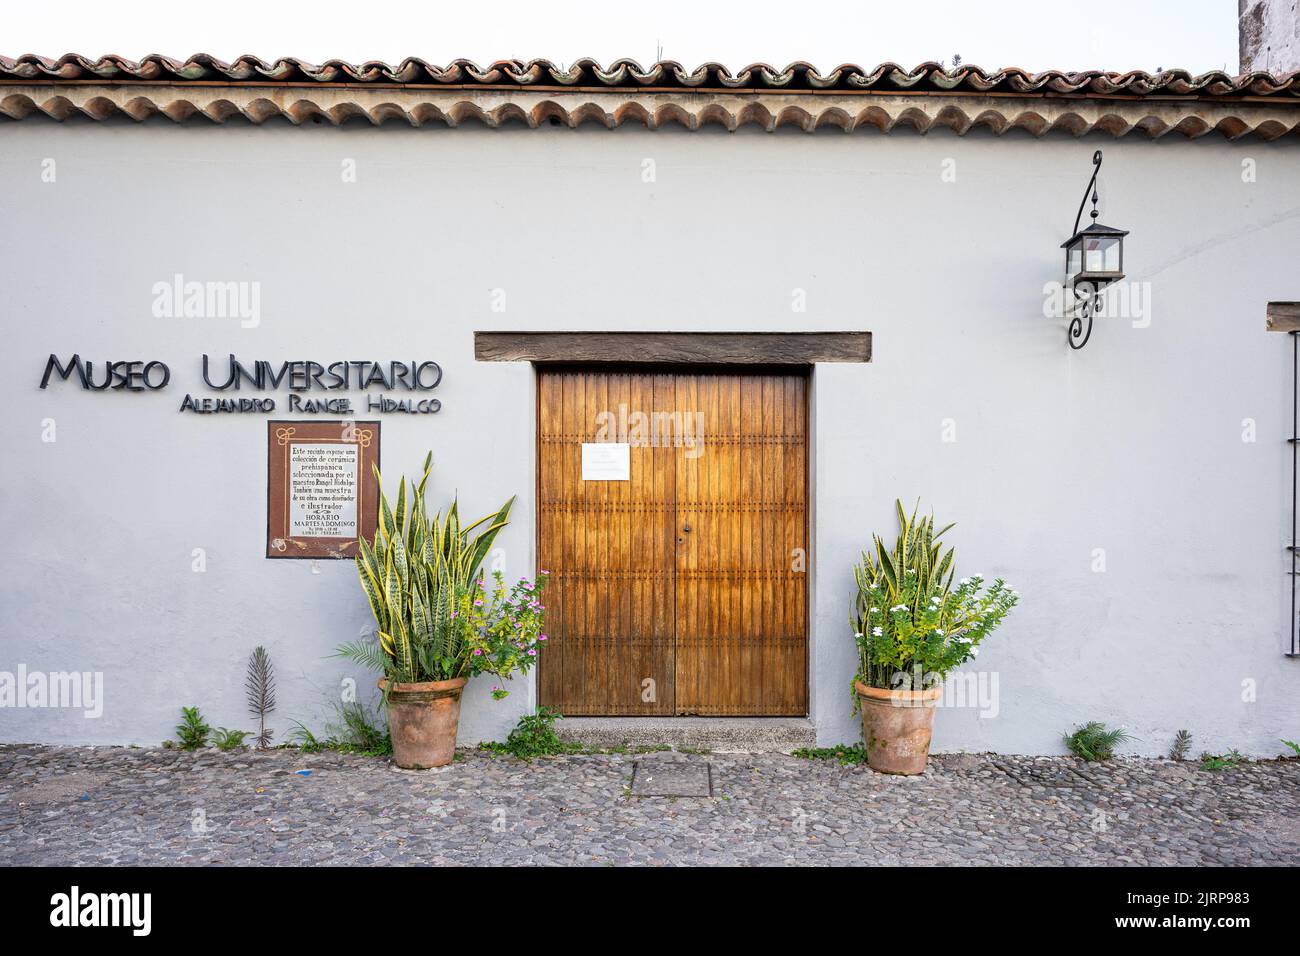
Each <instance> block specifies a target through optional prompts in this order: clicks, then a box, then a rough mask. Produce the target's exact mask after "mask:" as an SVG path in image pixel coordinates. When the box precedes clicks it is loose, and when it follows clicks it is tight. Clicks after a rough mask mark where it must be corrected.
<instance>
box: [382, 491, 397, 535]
mask: <svg viewBox="0 0 1300 956" xmlns="http://www.w3.org/2000/svg"><path fill="white" fill-rule="evenodd" d="M379 529H380V530H381V531H382V532H383V533H384V540H385V541H391V540H392V539H393V537H394V536H395V535H396V533H397V522H395V521H394V520H393V510H392V509H391V508H389V507H388V496H387V495H385V494H384V493H383V491H380V492H379Z"/></svg>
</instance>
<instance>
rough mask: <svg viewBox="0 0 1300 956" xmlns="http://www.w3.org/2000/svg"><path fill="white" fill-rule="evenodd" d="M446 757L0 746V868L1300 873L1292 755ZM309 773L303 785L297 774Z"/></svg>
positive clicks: (1297, 766)
mask: <svg viewBox="0 0 1300 956" xmlns="http://www.w3.org/2000/svg"><path fill="white" fill-rule="evenodd" d="M682 756H685V755H677V754H662V755H644V754H642V755H637V754H599V755H586V754H584V755H570V756H564V757H555V758H542V759H537V760H534V761H532V762H525V761H521V760H517V759H515V758H514V757H509V756H493V755H490V754H487V753H484V752H479V751H466V752H463V753H462V754H460V755H459V759H458V760H457V762H456V763H455V764H453V765H452V766H450V767H448V768H445V769H443V770H442V771H441V772H436V773H432V772H430V773H409V772H397V771H394V770H393V769H391V768H390V766H389V764H388V763H387V762H386V761H385V760H382V759H375V758H368V757H360V756H350V755H340V754H334V753H324V754H299V753H297V752H295V751H291V750H275V751H269V752H265V753H253V752H246V753H229V754H223V753H219V752H217V751H213V750H209V751H204V752H200V753H197V754H190V753H182V752H178V751H171V750H161V749H128V748H112V747H97V748H66V747H37V746H15V745H9V746H0V865H20V864H38V865H40V864H46V865H75V864H87V865H110V866H121V865H125V866H129V865H139V864H150V863H155V864H212V863H216V864H262V865H284V864H308V865H311V864H336V865H340V864H341V865H349V864H351V865H356V864H383V863H396V864H431V865H459V864H555V865H625V864H643V865H651V866H672V865H682V864H691V865H698V864H705V865H709V864H739V865H792V864H954V863H955V864H1029V863H1037V864H1048V865H1095V864H1121V865H1123V864H1135V865H1136V864H1154V865H1161V864H1192V865H1196V864H1211V865H1215V864H1256V865H1258V864H1290V865H1295V864H1300V821H1298V820H1297V814H1296V807H1297V806H1300V761H1274V762H1267V763H1258V764H1249V765H1243V766H1241V767H1239V768H1237V769H1233V770H1227V771H1223V772H1220V773H1209V772H1207V771H1203V770H1201V769H1199V766H1198V765H1197V764H1195V763H1186V764H1178V763H1173V762H1171V761H1167V760H1119V761H1115V762H1113V763H1109V764H1106V765H1097V764H1083V763H1080V762H1078V761H1076V760H1075V759H1074V758H1070V757H1007V756H975V755H951V756H938V757H935V758H933V759H932V761H931V766H930V769H929V770H927V771H926V773H925V774H924V775H923V776H920V777H891V776H886V775H882V774H876V773H873V772H872V771H870V770H868V769H866V768H864V767H842V766H840V765H839V764H837V763H835V762H833V761H809V760H802V759H799V758H797V757H790V756H784V755H780V754H713V755H710V756H708V757H707V758H699V757H696V758H693V759H697V760H699V759H707V761H708V763H709V764H710V765H711V767H712V783H713V786H712V791H713V797H711V798H700V797H634V796H632V793H631V786H632V777H633V767H634V764H635V763H636V762H637V761H638V760H648V759H650V758H652V757H682ZM302 770H310V771H311V773H310V775H301V774H300V773H298V771H302Z"/></svg>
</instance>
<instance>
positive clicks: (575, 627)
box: [537, 371, 676, 716]
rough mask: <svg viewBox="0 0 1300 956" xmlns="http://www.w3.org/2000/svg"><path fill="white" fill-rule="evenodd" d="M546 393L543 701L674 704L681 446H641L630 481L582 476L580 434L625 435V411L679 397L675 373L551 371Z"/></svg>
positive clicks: (545, 375) (573, 705)
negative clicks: (676, 499) (676, 505)
mask: <svg viewBox="0 0 1300 956" xmlns="http://www.w3.org/2000/svg"><path fill="white" fill-rule="evenodd" d="M538 399H539V401H538V413H539V414H538V426H539V427H538V451H539V455H540V462H539V468H538V500H539V507H538V535H539V540H538V552H537V553H538V568H539V569H541V570H546V571H549V572H550V580H549V581H548V583H547V586H546V592H545V603H546V634H547V645H546V649H545V650H544V651H543V652H542V657H541V661H540V662H539V664H538V692H539V700H540V703H542V704H543V705H544V706H547V707H553V708H555V709H556V710H558V711H559V712H560V713H561V714H565V715H569V716H580V715H584V714H585V715H609V714H612V715H624V716H628V715H646V716H653V715H667V714H672V713H673V677H674V669H673V637H674V632H673V560H674V549H675V547H676V544H675V540H674V536H673V521H674V512H673V497H674V494H675V483H674V471H673V469H674V467H675V465H676V461H675V458H674V452H675V449H674V448H672V447H671V446H655V445H653V444H633V447H632V448H631V449H630V450H629V459H630V460H629V466H630V471H629V480H628V481H583V480H582V444H583V443H584V442H600V441H610V442H613V441H618V440H621V438H622V436H621V435H620V430H621V429H620V412H621V411H623V410H628V411H627V412H626V413H625V414H630V410H642V411H645V412H650V411H652V410H654V409H657V408H659V407H660V406H662V407H669V406H671V404H672V402H673V377H672V376H671V375H662V374H653V373H649V372H644V373H643V372H597V371H576V372H569V371H557V372H552V371H543V372H542V373H541V375H540V377H539V393H538ZM647 680H649V681H652V682H653V683H652V684H649V685H646V683H645V682H646V681H647Z"/></svg>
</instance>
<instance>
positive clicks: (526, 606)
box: [337, 453, 546, 698]
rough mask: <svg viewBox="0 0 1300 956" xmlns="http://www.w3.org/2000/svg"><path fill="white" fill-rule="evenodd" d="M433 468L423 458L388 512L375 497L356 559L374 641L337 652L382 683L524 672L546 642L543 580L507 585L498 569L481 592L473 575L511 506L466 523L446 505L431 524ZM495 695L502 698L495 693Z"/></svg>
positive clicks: (480, 578)
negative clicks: (370, 533)
mask: <svg viewBox="0 0 1300 956" xmlns="http://www.w3.org/2000/svg"><path fill="white" fill-rule="evenodd" d="M432 461H433V456H432V453H430V454H429V455H428V456H426V457H425V459H424V468H423V473H422V474H421V476H420V479H419V481H418V482H413V483H412V484H411V486H410V487H411V490H410V494H409V496H408V487H407V482H406V479H405V478H402V479H401V481H400V482H399V484H398V489H397V498H396V503H395V505H390V503H389V499H388V496H387V495H386V494H384V493H383V492H382V491H381V493H380V499H379V525H378V528H377V530H376V532H375V536H374V540H373V541H372V542H367V541H365V540H364V539H363V540H362V541H361V553H360V554H359V555H358V556H357V560H356V563H357V571H358V575H359V577H360V580H361V587H362V590H363V591H364V592H365V595H366V598H367V600H368V601H369V603H370V610H371V613H373V614H374V617H375V622H376V624H377V625H378V635H377V640H363V641H354V642H351V643H349V644H344V645H341V646H340V647H339V648H338V649H337V654H338V656H341V657H344V658H347V659H350V660H353V661H356V662H359V663H361V664H364V665H366V666H368V667H370V668H372V669H373V670H377V671H379V672H380V673H382V674H383V675H384V677H386V678H387V679H388V680H389V682H390V685H391V684H393V683H418V682H423V681H446V680H452V679H454V678H457V677H473V676H476V675H478V674H494V675H496V676H498V677H501V678H503V679H509V678H511V677H513V676H514V675H516V674H522V673H527V672H528V670H529V669H530V668H531V667H532V666H533V664H534V663H536V660H537V657H538V653H539V651H540V649H541V648H542V647H543V646H544V644H545V641H546V635H545V634H543V633H542V626H543V621H544V614H543V612H544V611H545V606H544V605H543V604H542V601H541V598H542V593H543V591H544V590H545V586H546V573H545V572H542V573H541V575H540V576H539V577H538V579H537V580H536V582H533V581H529V580H527V579H526V578H521V579H520V580H519V581H518V582H517V583H515V584H514V585H513V586H510V587H507V586H506V585H505V582H504V580H503V577H502V575H501V574H500V572H494V573H493V575H492V584H491V585H489V583H488V582H487V581H486V580H485V579H484V574H483V570H482V565H483V561H484V559H485V558H486V557H487V555H488V553H489V551H490V550H491V548H492V543H493V541H494V540H495V539H496V536H497V534H498V533H499V532H500V531H501V529H502V528H504V527H505V526H506V524H507V523H508V522H509V515H510V509H511V507H512V506H513V504H514V500H515V499H514V498H511V499H510V500H509V501H507V502H506V503H505V504H504V505H503V506H502V507H501V509H500V510H499V511H497V512H496V513H495V514H491V515H488V516H486V517H484V518H480V519H479V520H478V521H475V522H474V523H472V524H470V525H466V526H462V525H461V523H460V516H459V508H458V505H457V503H456V502H455V501H453V502H452V505H451V507H450V508H449V509H448V511H447V514H446V515H445V516H444V515H443V514H442V513H441V512H439V513H437V514H435V515H434V516H433V517H432V518H430V517H429V516H428V512H427V508H426V505H425V488H426V486H427V484H428V480H429V474H430V470H431V467H432ZM375 475H376V477H377V478H378V477H379V472H378V470H376V471H375ZM494 696H496V697H498V698H499V697H504V696H506V692H505V691H504V690H502V689H501V688H499V687H498V688H496V689H495V691H494Z"/></svg>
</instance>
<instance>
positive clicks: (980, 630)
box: [849, 501, 1020, 701]
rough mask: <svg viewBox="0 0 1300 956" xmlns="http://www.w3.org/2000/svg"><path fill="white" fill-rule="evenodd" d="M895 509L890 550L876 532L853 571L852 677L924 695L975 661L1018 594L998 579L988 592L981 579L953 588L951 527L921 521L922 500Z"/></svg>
mask: <svg viewBox="0 0 1300 956" xmlns="http://www.w3.org/2000/svg"><path fill="white" fill-rule="evenodd" d="M894 507H895V509H896V511H897V513H898V525H899V529H898V537H897V538H896V539H895V541H894V543H893V546H892V547H891V546H889V545H887V544H886V543H885V541H884V540H883V539H882V538H881V537H880V536H879V535H873V548H872V549H871V550H869V551H866V552H863V554H862V560H861V561H860V562H859V563H858V564H857V565H855V566H854V568H853V576H854V580H855V581H856V584H857V593H856V595H855V596H854V600H853V605H852V608H851V610H850V614H849V624H850V626H851V627H852V628H853V634H854V640H855V641H856V643H857V650H858V669H857V673H856V675H855V680H856V681H860V682H862V683H863V684H865V685H867V686H868V687H881V688H900V687H901V688H902V689H907V690H921V689H924V688H929V687H935V686H938V685H939V684H941V683H942V682H943V679H944V678H945V677H946V676H947V675H948V673H949V672H950V671H952V670H953V669H955V668H957V667H960V666H961V665H962V664H964V663H966V662H967V661H969V660H971V659H972V658H974V657H976V656H977V655H978V654H979V649H980V644H981V643H982V642H983V641H984V639H985V638H986V637H988V635H989V634H991V633H992V632H993V631H994V630H995V629H996V628H997V627H998V625H1000V624H1001V623H1002V620H1003V618H1005V617H1006V616H1007V614H1008V613H1009V612H1010V611H1011V609H1012V608H1013V607H1015V606H1016V604H1017V603H1018V601H1019V600H1020V596H1019V595H1018V594H1017V593H1016V592H1015V591H1014V590H1013V589H1011V588H1009V587H1007V585H1006V582H1005V581H1003V580H1002V579H1001V578H998V579H997V580H995V581H994V582H993V584H992V585H991V586H990V587H989V588H988V589H987V590H984V584H983V582H984V576H983V575H981V574H972V575H971V576H970V577H968V578H962V579H960V580H959V581H958V582H957V586H956V587H955V588H954V587H953V577H954V575H955V570H954V567H953V549H952V548H951V547H949V548H947V549H946V550H945V548H944V546H943V544H942V543H941V540H940V539H942V537H943V535H944V534H945V533H947V532H948V530H949V529H951V528H952V527H953V525H951V524H949V525H945V526H944V527H942V528H940V529H938V530H937V531H936V530H935V523H934V518H933V517H929V518H918V517H917V511H918V510H919V507H920V503H919V502H918V503H917V506H916V508H913V510H912V513H911V515H908V514H907V512H906V511H904V510H903V503H902V501H895V502H894ZM854 699H855V701H856V699H857V695H856V693H855V694H854Z"/></svg>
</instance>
